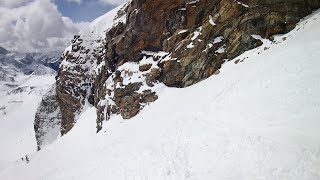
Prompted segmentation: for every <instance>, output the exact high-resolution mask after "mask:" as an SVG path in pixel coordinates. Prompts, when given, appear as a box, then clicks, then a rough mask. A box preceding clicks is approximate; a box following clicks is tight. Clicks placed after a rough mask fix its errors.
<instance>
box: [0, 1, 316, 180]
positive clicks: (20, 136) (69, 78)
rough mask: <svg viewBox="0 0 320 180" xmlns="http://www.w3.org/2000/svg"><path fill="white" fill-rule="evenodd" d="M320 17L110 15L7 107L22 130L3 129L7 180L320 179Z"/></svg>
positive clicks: (271, 9)
mask: <svg viewBox="0 0 320 180" xmlns="http://www.w3.org/2000/svg"><path fill="white" fill-rule="evenodd" d="M319 7H320V1H319V0H299V1H295V2H292V1H289V0H283V1H255V0H241V1H240V0H239V1H233V0H218V1H209V0H201V1H185V0H177V1H169V0H163V1H160V0H155V1H152V2H151V1H149V2H147V1H146V0H132V1H130V2H128V3H126V4H124V5H122V6H120V7H118V8H116V9H115V10H113V11H110V12H109V13H107V14H105V15H103V16H102V17H100V18H98V19H97V20H95V21H94V22H93V23H92V24H91V25H90V26H88V27H87V28H86V29H84V30H82V31H81V32H80V33H79V34H77V35H75V36H74V39H73V40H72V45H71V46H70V47H68V48H67V49H66V50H65V52H64V53H63V55H62V59H61V60H62V62H61V65H60V67H59V70H58V74H57V76H56V81H55V85H53V86H51V84H52V82H53V81H54V78H53V76H51V78H50V77H44V76H37V75H36V74H37V73H36V71H35V72H34V73H33V74H32V75H31V76H28V78H29V79H23V80H22V81H20V82H22V83H21V85H20V86H19V88H16V89H15V90H14V91H13V92H12V93H13V94H16V96H13V95H12V96H11V94H10V93H9V94H7V96H4V97H5V98H3V100H1V102H5V104H6V106H5V109H6V110H7V109H11V110H10V111H8V112H9V113H7V114H9V117H11V116H12V117H14V118H7V119H6V120H4V121H3V124H4V126H1V127H0V128H3V129H5V130H4V131H2V129H0V132H1V133H3V134H0V135H1V136H0V138H2V139H0V142H4V143H3V144H5V148H4V149H3V150H2V152H0V155H1V156H0V157H1V159H0V179H1V180H2V179H3V180H9V179H10V180H11V179H14V180H15V179H33V180H42V179H68V180H69V179H77V180H78V179H159V180H160V179H161V180H163V179H174V180H177V179H181V180H182V179H194V180H196V179H222V180H224V179H228V180H229V179H231V180H239V179H243V180H255V179H263V180H269V179H270V180H271V179H272V180H273V179H281V180H289V179H290V180H298V179H299V180H300V179H308V180H309V179H310V180H313V179H320V170H319V164H320V135H319V133H318V127H319V125H320V121H319V117H320V98H318V92H319V90H320V85H319V84H320V83H318V82H320V71H318V69H317V67H318V66H319V65H320V63H319V61H318V59H319V57H320V51H319V47H320V37H319V36H318V33H319V32H320V12H319V10H316V9H317V8H319ZM313 10H316V11H313ZM310 13H312V14H311V15H309V14H310ZM307 15H309V16H307ZM305 16H307V17H305ZM301 18H303V19H301ZM297 23H298V24H297ZM43 71H46V70H43ZM43 71H42V70H39V74H42V73H41V72H43ZM42 78H43V79H42ZM46 78H48V80H46ZM49 79H51V80H49ZM34 84H37V86H36V88H35V85H34ZM42 90H48V91H42ZM16 92H19V95H17V93H16ZM21 92H22V93H21ZM42 95H43V96H42ZM41 97H42V98H41ZM10 98H11V100H10ZM29 98H31V99H29ZM13 99H14V100H16V99H21V101H19V102H18V103H19V104H20V105H21V104H23V105H24V106H22V105H21V106H20V105H19V106H14V107H13V108H8V107H11V106H9V104H10V102H11V101H13ZM40 101H41V102H40ZM27 104H28V106H25V105H27ZM29 104H30V105H29ZM36 104H39V106H38V108H36ZM7 106H8V107H7ZM20 111H21V113H20ZM10 113H11V115H10ZM7 114H5V115H7ZM24 114H26V116H25V115H24ZM32 116H33V117H35V118H34V119H35V121H34V124H31V123H30V122H32V121H33V120H30V119H31V117H32ZM24 118H25V120H24V121H23V123H22V122H21V119H24ZM128 119H130V120H128ZM17 125H19V126H18V127H15V126H17ZM19 128H20V129H19ZM33 128H34V130H35V132H33V131H32V129H33ZM8 129H9V130H8ZM12 129H17V131H18V132H19V133H17V132H16V130H12ZM21 132H23V133H21ZM26 134H27V135H26ZM34 137H35V138H34ZM15 149H19V150H15ZM10 150H12V151H10ZM36 150H40V151H38V152H36ZM17 172H19V173H17Z"/></svg>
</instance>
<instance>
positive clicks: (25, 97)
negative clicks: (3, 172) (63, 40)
mask: <svg viewBox="0 0 320 180" xmlns="http://www.w3.org/2000/svg"><path fill="white" fill-rule="evenodd" d="M59 58H60V53H59V52H52V53H18V52H11V51H8V50H6V49H4V48H2V47H0V126H1V128H0V142H1V150H0V154H1V155H0V169H2V168H4V167H5V166H6V164H7V163H10V162H12V161H15V160H16V159H17V158H20V157H23V156H25V155H26V154H29V153H33V152H35V151H36V147H37V142H36V139H35V132H34V126H33V124H34V117H35V114H36V113H35V112H36V110H37V107H38V106H39V103H40V102H41V100H42V97H43V95H45V94H46V93H47V91H48V90H49V89H50V88H51V86H53V85H54V81H55V79H54V76H55V75H56V74H57V71H56V70H57V68H58V67H59Z"/></svg>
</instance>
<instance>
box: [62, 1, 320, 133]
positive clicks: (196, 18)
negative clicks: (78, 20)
mask: <svg viewBox="0 0 320 180" xmlns="http://www.w3.org/2000/svg"><path fill="white" fill-rule="evenodd" d="M319 7H320V0H238V1H236V0H176V1H170V0H154V1H147V0H132V1H131V2H129V3H127V4H126V5H124V6H123V7H121V8H118V9H116V10H114V11H112V12H110V13H108V14H106V15H105V17H102V18H100V19H98V20H97V21H96V22H95V23H94V24H93V25H92V27H91V29H90V30H87V32H82V33H80V34H79V35H76V36H75V37H74V39H73V40H72V46H71V47H69V48H68V49H67V50H66V51H65V53H64V54H63V61H62V65H61V66H60V70H59V73H58V76H57V82H56V85H57V88H56V94H57V102H58V105H59V107H60V109H61V115H62V119H61V134H62V135H63V134H65V133H67V132H68V131H69V130H70V129H71V128H72V127H73V125H74V123H76V115H77V114H78V113H80V112H81V109H82V107H83V105H84V104H85V102H86V101H88V102H89V103H91V104H92V105H94V106H96V107H97V131H99V130H100V129H101V128H102V123H103V121H104V120H108V119H109V117H110V116H111V115H112V114H120V115H121V116H122V117H123V118H124V119H129V118H131V117H133V116H135V115H136V114H138V113H139V111H140V110H141V109H142V108H143V107H144V106H145V105H147V104H148V103H150V102H153V101H155V100H157V98H158V96H157V94H156V92H157V89H159V88H161V87H162V86H163V84H164V85H166V86H169V87H179V88H183V87H187V86H190V85H192V84H195V83H197V82H199V81H201V80H203V79H206V78H208V77H210V76H212V75H217V74H219V69H220V68H221V66H222V64H223V63H225V62H227V61H228V60H231V59H233V58H235V57H237V56H238V55H240V54H241V53H243V52H245V51H247V50H250V49H253V48H255V47H257V46H260V45H261V44H262V41H260V40H259V39H260V38H268V39H270V40H272V36H273V35H276V34H282V33H287V32H288V31H290V30H292V29H293V28H294V27H295V24H296V23H297V22H298V21H299V20H300V19H301V18H302V17H304V16H306V15H308V14H310V13H311V12H312V11H313V10H315V9H317V8H319ZM103 23H107V24H108V25H102V26H101V24H103ZM99 24H100V25H99ZM217 88H218V87H217Z"/></svg>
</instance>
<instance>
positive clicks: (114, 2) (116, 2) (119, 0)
mask: <svg viewBox="0 0 320 180" xmlns="http://www.w3.org/2000/svg"><path fill="white" fill-rule="evenodd" d="M99 1H100V2H102V3H106V4H112V5H121V4H124V3H126V2H128V1H129V0H99Z"/></svg>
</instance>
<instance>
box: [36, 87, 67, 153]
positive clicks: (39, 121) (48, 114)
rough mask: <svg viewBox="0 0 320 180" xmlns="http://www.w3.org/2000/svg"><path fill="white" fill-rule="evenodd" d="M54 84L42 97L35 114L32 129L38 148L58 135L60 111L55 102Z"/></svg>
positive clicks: (49, 142)
mask: <svg viewBox="0 0 320 180" xmlns="http://www.w3.org/2000/svg"><path fill="white" fill-rule="evenodd" d="M56 95H57V94H56V86H55V84H54V85H52V87H51V88H50V89H49V91H48V92H47V93H46V94H45V95H44V96H43V97H42V101H41V103H40V104H39V107H38V109H37V112H36V114H35V122H34V129H35V133H36V135H35V136H36V139H37V145H38V149H39V150H40V148H42V147H44V146H46V145H48V144H51V143H52V142H53V141H55V140H56V139H57V138H58V137H59V136H60V128H61V111H60V107H59V106H58V104H57V99H56Z"/></svg>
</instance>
